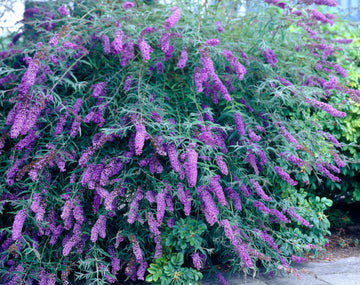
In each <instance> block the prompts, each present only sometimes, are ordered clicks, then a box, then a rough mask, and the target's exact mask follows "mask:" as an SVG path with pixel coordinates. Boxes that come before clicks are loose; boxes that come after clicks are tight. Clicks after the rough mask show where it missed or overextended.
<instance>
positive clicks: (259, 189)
mask: <svg viewBox="0 0 360 285" xmlns="http://www.w3.org/2000/svg"><path fill="white" fill-rule="evenodd" d="M250 183H251V184H252V185H253V187H254V189H255V191H256V193H257V194H258V195H259V197H260V198H261V199H263V200H264V201H271V197H269V196H268V195H266V194H265V192H264V190H263V189H262V187H261V186H260V184H259V183H258V182H257V181H255V180H254V179H250Z"/></svg>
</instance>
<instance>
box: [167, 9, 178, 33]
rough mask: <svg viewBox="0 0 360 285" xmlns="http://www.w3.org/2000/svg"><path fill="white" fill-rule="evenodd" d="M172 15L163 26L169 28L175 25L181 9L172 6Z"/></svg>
mask: <svg viewBox="0 0 360 285" xmlns="http://www.w3.org/2000/svg"><path fill="white" fill-rule="evenodd" d="M171 10H172V11H173V13H172V15H171V16H170V17H169V18H168V19H167V20H166V21H165V23H164V28H165V29H170V28H172V27H174V26H175V24H176V23H177V22H178V21H179V19H180V16H181V11H180V9H179V8H178V7H176V6H174V7H173V8H172V9H171Z"/></svg>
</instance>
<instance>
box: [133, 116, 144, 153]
mask: <svg viewBox="0 0 360 285" xmlns="http://www.w3.org/2000/svg"><path fill="white" fill-rule="evenodd" d="M135 129H136V135H135V154H136V155H140V154H141V153H142V151H143V147H144V143H145V137H146V129H145V125H144V124H142V123H137V124H136V125H135Z"/></svg>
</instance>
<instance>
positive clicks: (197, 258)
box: [191, 251, 202, 271]
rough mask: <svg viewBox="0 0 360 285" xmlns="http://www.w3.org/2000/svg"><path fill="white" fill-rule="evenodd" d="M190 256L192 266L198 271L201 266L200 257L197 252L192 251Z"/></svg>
mask: <svg viewBox="0 0 360 285" xmlns="http://www.w3.org/2000/svg"><path fill="white" fill-rule="evenodd" d="M191 257H192V261H193V265H194V267H195V268H196V270H198V271H199V270H200V269H201V268H202V262H201V258H200V255H199V253H197V252H195V251H194V252H193V253H192V254H191Z"/></svg>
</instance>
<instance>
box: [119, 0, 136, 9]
mask: <svg viewBox="0 0 360 285" xmlns="http://www.w3.org/2000/svg"><path fill="white" fill-rule="evenodd" d="M122 6H123V8H124V9H125V10H127V9H131V8H133V7H134V6H135V4H134V3H133V2H129V1H127V2H124V3H123V4H122Z"/></svg>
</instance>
